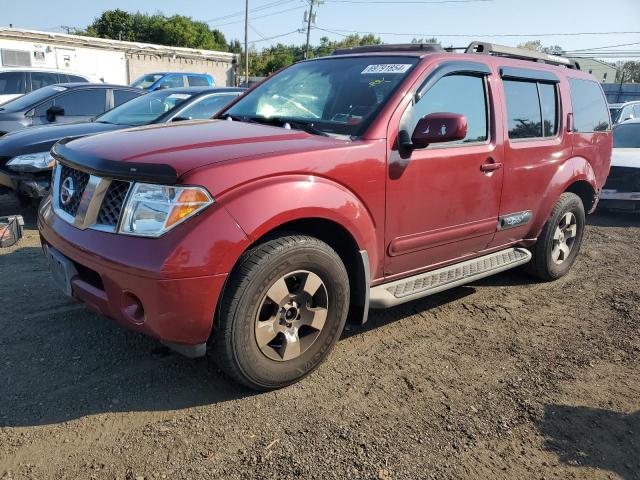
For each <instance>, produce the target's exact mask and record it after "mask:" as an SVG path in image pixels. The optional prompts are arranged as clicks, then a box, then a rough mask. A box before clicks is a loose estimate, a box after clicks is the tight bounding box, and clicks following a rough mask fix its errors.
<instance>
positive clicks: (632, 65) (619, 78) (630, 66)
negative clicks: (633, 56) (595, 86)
mask: <svg viewBox="0 0 640 480" xmlns="http://www.w3.org/2000/svg"><path fill="white" fill-rule="evenodd" d="M614 67H615V68H616V69H617V70H618V73H617V75H616V82H619V83H638V82H640V62H636V61H628V62H625V61H618V62H616V63H615V65H614Z"/></svg>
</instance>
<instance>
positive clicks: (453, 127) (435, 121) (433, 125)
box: [411, 112, 467, 147]
mask: <svg viewBox="0 0 640 480" xmlns="http://www.w3.org/2000/svg"><path fill="white" fill-rule="evenodd" d="M466 136H467V119H466V118H465V116H464V115H461V114H459V113H446V112H445V113H441V112H438V113H430V114H429V115H426V116H424V117H422V118H421V119H420V120H418V124H417V125H416V128H415V130H414V131H413V134H412V135H411V143H412V144H413V145H414V146H415V147H426V146H428V145H430V144H432V143H442V142H453V141H455V140H463V139H464V137H466Z"/></svg>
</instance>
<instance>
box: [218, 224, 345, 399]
mask: <svg viewBox="0 0 640 480" xmlns="http://www.w3.org/2000/svg"><path fill="white" fill-rule="evenodd" d="M297 271H308V272H312V273H313V274H315V275H317V276H318V277H319V278H320V279H321V280H322V282H323V285H322V287H323V288H324V289H325V290H324V292H326V320H325V321H324V326H323V327H322V328H321V330H319V333H317V334H316V335H317V337H316V338H315V340H314V341H313V342H312V343H311V346H309V347H306V348H307V349H306V351H304V352H302V353H301V354H299V356H298V357H296V358H293V359H289V360H281V361H277V360H274V359H272V358H269V357H268V356H267V355H265V353H264V351H263V350H261V348H263V349H264V347H259V346H258V341H257V339H256V325H257V324H258V323H257V318H258V317H259V315H260V309H261V308H263V305H264V302H265V299H266V298H267V292H268V291H269V289H270V288H272V287H273V285H274V284H275V282H277V281H279V280H280V279H283V278H285V277H286V276H287V275H290V274H291V273H290V272H297ZM294 275H295V273H294ZM287 278H289V277H287ZM348 307H349V277H348V275H347V271H346V269H345V266H344V264H343V263H342V261H341V259H340V257H339V256H338V254H337V253H336V252H335V251H334V250H333V249H332V248H331V247H330V246H329V245H327V244H326V243H324V242H322V241H320V240H318V239H316V238H314V237H309V236H306V235H297V234H290V235H283V236H279V237H276V238H273V239H271V240H268V241H266V242H264V243H261V244H259V245H257V246H255V247H254V248H252V249H250V250H248V251H247V252H245V253H244V254H243V255H242V257H241V258H240V260H239V261H238V264H237V265H236V267H235V268H234V270H233V272H232V273H231V274H230V277H229V279H228V281H227V286H226V287H225V291H224V293H223V297H222V301H221V304H220V309H219V311H218V318H217V325H216V326H217V331H216V332H215V334H214V337H213V354H214V355H215V358H216V361H217V363H218V365H219V366H220V368H221V369H222V370H223V371H224V372H225V373H226V374H227V375H229V376H230V377H231V378H232V379H234V380H236V381H237V382H239V383H241V384H243V385H245V386H247V387H249V388H251V389H254V390H260V391H264V390H272V389H276V388H281V387H284V386H287V385H290V384H292V383H294V382H296V381H298V380H300V379H302V378H303V377H304V376H306V375H308V374H309V373H310V372H311V371H313V370H314V369H315V368H316V367H317V366H318V365H319V364H320V363H321V362H322V361H323V360H324V359H325V357H326V356H327V354H328V353H329V352H330V351H331V349H332V348H333V346H334V345H335V343H336V342H337V341H338V339H339V338H340V334H341V333H342V330H343V328H344V325H345V322H346V319H347V312H348ZM277 311H280V310H277ZM276 315H277V314H276Z"/></svg>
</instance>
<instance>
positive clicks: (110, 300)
mask: <svg viewBox="0 0 640 480" xmlns="http://www.w3.org/2000/svg"><path fill="white" fill-rule="evenodd" d="M50 198H51V197H47V198H45V200H44V202H43V205H42V207H41V209H40V211H39V214H38V227H39V229H40V236H41V240H42V244H43V246H44V247H45V248H47V247H48V246H51V247H54V248H55V250H57V251H58V252H60V253H61V254H62V255H64V256H65V257H66V258H67V259H69V260H71V261H72V262H73V264H74V266H75V269H76V270H77V275H75V276H74V277H73V278H72V279H71V290H72V295H73V297H75V298H76V299H78V300H80V301H82V302H84V303H85V304H86V305H87V306H88V307H89V308H91V309H92V310H94V311H96V312H98V313H100V314H103V315H105V316H107V317H109V318H111V319H113V320H115V321H117V322H118V323H120V324H122V325H124V326H126V327H127V328H130V329H132V330H136V331H139V332H142V333H145V334H147V335H151V336H153V337H155V338H157V339H159V340H160V341H162V342H163V343H166V344H168V345H169V346H171V347H173V348H175V349H176V350H178V351H181V352H182V353H185V354H187V355H189V352H194V351H197V352H203V347H204V344H205V343H206V341H207V340H208V338H209V335H210V333H211V329H212V326H213V317H214V312H215V308H216V305H217V301H218V297H219V296H220V293H221V291H222V288H223V286H224V282H225V280H226V277H227V274H226V273H222V274H213V275H206V274H205V275H197V276H188V277H185V276H178V275H177V272H175V271H174V273H173V274H171V273H170V272H169V273H167V272H166V270H164V269H163V266H164V264H165V261H166V256H167V255H166V252H167V251H168V250H167V245H166V244H162V239H140V238H131V237H126V236H120V235H114V234H110V233H104V232H98V231H92V230H84V231H83V230H79V229H77V228H75V227H74V226H72V225H70V224H68V223H67V222H65V221H64V220H62V219H61V218H59V217H58V216H57V215H55V214H54V212H53V209H52V208H51V201H50ZM158 240H160V241H158ZM171 250H174V249H173V248H171Z"/></svg>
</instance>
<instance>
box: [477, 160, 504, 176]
mask: <svg viewBox="0 0 640 480" xmlns="http://www.w3.org/2000/svg"><path fill="white" fill-rule="evenodd" d="M500 168H502V163H500V162H496V161H495V160H494V159H493V158H489V159H487V161H486V162H485V163H483V164H482V165H480V171H482V172H485V173H490V172H495V171H496V170H498V169H500Z"/></svg>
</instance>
